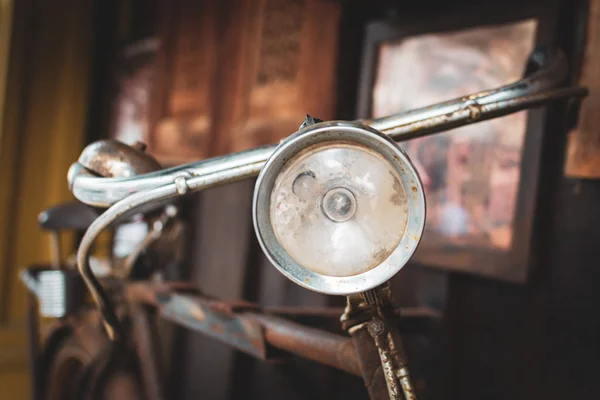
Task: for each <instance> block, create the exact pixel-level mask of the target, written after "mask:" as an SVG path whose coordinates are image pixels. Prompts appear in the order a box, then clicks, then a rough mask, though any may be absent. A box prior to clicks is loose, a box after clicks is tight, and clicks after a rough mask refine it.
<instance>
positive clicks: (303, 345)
mask: <svg viewBox="0 0 600 400" xmlns="http://www.w3.org/2000/svg"><path fill="white" fill-rule="evenodd" d="M244 317H245V318H248V319H250V320H252V321H256V322H258V323H259V324H260V325H261V326H262V327H263V329H264V335H265V340H266V342H267V343H268V344H269V345H271V346H273V347H274V348H276V349H279V350H284V351H286V352H288V353H292V354H295V355H298V356H300V357H303V358H306V359H309V360H313V361H316V362H318V363H321V364H325V365H329V366H331V367H334V368H337V369H340V370H342V371H345V372H348V373H349V374H352V375H356V376H361V375H362V374H361V370H360V365H359V363H358V359H357V356H356V351H355V349H354V344H353V343H352V340H351V339H349V338H345V337H343V336H341V335H336V334H334V333H330V332H326V331H323V330H320V329H315V328H309V327H306V326H303V325H300V324H297V323H294V322H290V321H287V320H285V319H283V318H279V317H275V316H272V315H264V314H258V313H245V314H244Z"/></svg>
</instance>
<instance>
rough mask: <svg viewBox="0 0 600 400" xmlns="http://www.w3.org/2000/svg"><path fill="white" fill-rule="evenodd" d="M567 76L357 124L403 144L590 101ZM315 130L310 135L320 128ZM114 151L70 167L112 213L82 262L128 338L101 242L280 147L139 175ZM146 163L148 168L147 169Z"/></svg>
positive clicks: (91, 199)
mask: <svg viewBox="0 0 600 400" xmlns="http://www.w3.org/2000/svg"><path fill="white" fill-rule="evenodd" d="M567 72H568V68H567V62H566V59H565V58H564V57H563V56H562V55H560V54H558V55H556V56H555V57H554V58H553V59H552V60H550V62H549V63H548V64H547V65H546V66H544V67H542V68H540V69H539V70H538V71H537V72H535V73H533V74H531V75H529V76H527V77H525V78H524V79H522V80H520V81H517V82H515V83H513V84H510V85H506V86H503V87H500V88H497V89H493V90H488V91H483V92H480V93H476V94H473V95H469V96H464V97H460V98H457V99H454V100H450V101H447V102H444V103H439V104H435V105H432V106H429V107H424V108H419V109H415V110H411V111H407V112H402V113H398V114H394V115H391V116H388V117H383V118H377V119H372V120H363V121H357V122H360V123H363V124H365V125H369V126H371V127H372V128H374V129H376V130H379V131H381V132H383V133H386V134H388V135H389V136H390V137H391V138H392V139H393V140H395V141H404V140H408V139H413V138H417V137H422V136H427V135H430V134H433V133H437V132H440V131H444V130H448V129H451V128H456V127H459V126H462V125H467V124H470V123H474V122H480V121H484V120H488V119H492V118H496V117H500V116H503V115H507V114H511V113H514V112H517V111H520V110H524V109H529V108H534V107H538V106H542V105H544V104H547V103H550V102H552V101H555V100H559V99H566V98H580V97H584V96H585V95H586V94H587V90H586V89H585V88H582V87H566V88H559V85H560V84H561V83H563V82H564V80H565V78H566V76H567ZM314 126H315V125H312V126H310V127H307V128H305V129H314ZM106 143H108V142H106ZM106 143H105V144H106ZM113 144H114V142H113ZM107 146H108V147H107ZM111 146H112V145H110V144H106V146H104V145H99V144H92V145H90V146H88V147H87V148H86V149H85V150H84V152H83V153H82V155H81V157H80V158H79V162H77V163H75V164H73V165H72V166H71V168H70V169H69V174H68V181H69V185H70V188H71V191H72V192H73V194H74V195H75V197H77V199H79V200H80V201H81V202H83V203H86V204H88V205H91V206H96V207H110V208H108V210H106V211H105V212H104V213H103V214H102V215H101V216H99V217H98V218H97V219H96V220H95V221H94V223H92V225H91V226H90V227H89V229H88V230H87V232H86V233H85V235H84V237H83V239H82V241H81V243H80V247H79V250H78V253H77V264H78V268H79V270H80V272H81V275H82V276H83V278H84V279H85V281H86V283H87V285H88V288H89V289H90V291H91V293H92V295H93V297H94V299H95V300H96V302H97V303H98V305H99V307H100V310H101V312H102V314H103V317H104V319H105V326H106V328H107V332H108V334H109V336H111V338H114V337H118V336H120V334H121V333H122V330H121V325H120V322H119V320H118V318H117V317H116V315H115V313H114V310H113V309H112V306H111V305H110V300H109V299H108V297H107V295H106V294H105V292H104V291H103V289H102V286H101V285H100V283H99V282H98V281H97V280H96V279H95V277H94V275H93V273H92V270H91V268H90V266H89V263H88V253H89V251H90V248H91V246H92V244H93V242H94V240H95V239H96V237H97V236H98V235H99V234H100V233H101V232H102V231H103V230H104V229H106V228H107V227H108V226H109V225H110V224H111V223H113V222H114V221H115V220H117V219H119V218H120V217H122V216H123V215H124V214H130V213H133V212H140V211H142V210H143V207H144V206H146V205H150V204H156V203H158V202H161V201H164V200H167V199H169V198H172V197H175V196H178V195H184V194H186V193H188V192H193V191H199V190H203V189H207V188H210V187H214V186H218V185H223V184H226V183H230V182H234V181H237V180H241V179H245V178H249V177H254V176H257V175H258V174H259V172H260V171H261V169H262V167H263V165H264V164H265V162H266V160H267V159H268V158H269V156H270V155H271V154H272V153H273V151H274V149H275V147H276V146H275V145H272V146H266V147H261V148H256V149H252V150H247V151H242V152H239V153H234V154H229V155H225V156H221V157H216V158H212V159H208V160H203V161H198V162H195V163H191V164H186V165H181V166H177V167H174V168H169V169H164V170H158V171H154V172H150V173H143V174H140V175H136V171H137V172H139V171H142V172H145V171H147V170H148V168H150V170H152V169H153V168H154V167H153V165H154V164H153V162H152V161H151V160H150V161H148V160H144V157H141V158H140V157H138V155H139V154H138V155H135V154H134V155H133V158H131V157H130V156H131V154H129V153H128V150H127V149H123V148H121V147H120V145H117V148H116V150H115V147H111ZM107 149H108V150H107ZM102 157H107V160H102ZM98 158H100V162H99V163H98ZM115 160H116V164H114V165H116V167H115V168H116V169H118V170H119V171H121V172H122V173H121V174H120V175H121V176H124V177H120V178H106V177H98V176H97V174H98V173H99V171H97V170H93V171H91V170H90V169H88V168H89V167H90V165H102V166H103V167H106V168H110V167H111V166H112V167H114V165H113V164H110V162H115ZM131 160H135V162H140V163H142V164H143V165H141V166H140V167H139V168H136V167H131V166H129V167H131V168H128V166H127V163H128V161H131ZM103 161H107V162H108V163H104V162H103ZM146 161H148V162H147V163H146V164H144V163H145V162H146ZM94 163H95V164H94ZM123 164H124V165H123ZM86 166H87V167H88V168H86ZM92 168H93V167H92ZM123 171H124V172H123ZM100 172H101V171H100ZM117 175H119V174H117ZM128 175H129V176H128Z"/></svg>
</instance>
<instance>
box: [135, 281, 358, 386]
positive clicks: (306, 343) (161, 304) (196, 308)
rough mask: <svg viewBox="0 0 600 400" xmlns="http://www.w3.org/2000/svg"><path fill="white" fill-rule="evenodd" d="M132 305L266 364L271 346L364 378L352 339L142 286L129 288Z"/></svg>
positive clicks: (154, 286) (250, 309) (164, 288)
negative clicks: (154, 311) (142, 306)
mask: <svg viewBox="0 0 600 400" xmlns="http://www.w3.org/2000/svg"><path fill="white" fill-rule="evenodd" d="M125 292H126V294H125V296H126V298H127V300H128V301H129V302H130V303H133V304H145V305H150V306H153V307H156V308H157V309H158V311H159V313H160V315H161V316H163V317H164V318H167V319H169V320H170V321H173V322H175V323H178V324H180V325H183V326H186V327H188V328H190V329H192V330H194V331H196V332H200V333H202V334H206V335H208V336H210V337H213V338H215V339H216V340H219V341H222V342H225V343H227V344H229V345H231V346H233V347H236V348H238V349H239V350H241V351H244V352H246V353H247V354H250V355H252V356H255V357H257V358H259V359H263V360H266V358H267V357H266V352H265V351H264V349H265V347H266V345H267V344H268V345H270V346H272V347H273V348H276V349H279V350H282V351H285V352H288V353H291V354H296V355H298V356H300V357H303V358H307V359H309V360H313V361H317V362H319V363H321V364H326V365H329V366H331V367H334V368H337V369H340V370H342V371H345V372H348V373H349V374H352V375H356V376H361V369H360V366H359V363H358V358H357V355H356V351H355V350H354V344H353V343H352V340H351V339H350V338H347V337H344V336H342V335H337V334H334V333H331V332H326V331H323V330H320V329H315V328H310V327H306V326H304V325H301V324H298V323H295V322H291V321H288V320H286V319H284V318H280V317H277V316H274V315H266V314H264V313H262V312H257V311H256V307H253V306H252V305H251V304H248V305H247V306H246V307H245V310H244V309H242V310H240V311H237V312H236V311H232V309H231V305H230V304H228V303H225V302H218V301H216V300H214V299H206V298H203V297H202V296H197V295H184V294H179V293H175V292H172V291H171V289H170V288H169V286H168V285H164V284H162V285H157V284H152V283H143V282H137V283H132V284H129V285H127V287H126V290H125ZM257 331H258V332H257Z"/></svg>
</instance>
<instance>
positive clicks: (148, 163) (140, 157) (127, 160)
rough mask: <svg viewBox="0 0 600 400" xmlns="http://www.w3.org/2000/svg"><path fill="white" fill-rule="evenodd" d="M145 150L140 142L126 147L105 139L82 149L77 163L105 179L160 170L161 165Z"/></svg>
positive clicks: (123, 144) (120, 143) (115, 141)
mask: <svg viewBox="0 0 600 400" xmlns="http://www.w3.org/2000/svg"><path fill="white" fill-rule="evenodd" d="M145 149H146V146H145V145H144V144H142V143H140V142H138V143H136V144H134V145H133V146H128V145H126V144H125V143H122V142H119V141H117V140H112V139H105V140H100V141H97V142H94V143H92V144H90V145H88V146H87V147H86V148H85V149H83V152H82V153H81V155H80V156H79V160H78V161H79V164H81V165H82V166H84V167H85V168H87V169H88V170H89V171H91V172H93V173H95V174H97V175H100V176H103V177H107V178H127V177H130V176H136V175H141V174H147V173H150V172H154V171H158V170H160V169H161V168H162V167H161V165H160V164H159V163H158V161H156V160H155V159H154V158H153V157H151V156H150V155H148V154H146V153H145V152H144V150H145Z"/></svg>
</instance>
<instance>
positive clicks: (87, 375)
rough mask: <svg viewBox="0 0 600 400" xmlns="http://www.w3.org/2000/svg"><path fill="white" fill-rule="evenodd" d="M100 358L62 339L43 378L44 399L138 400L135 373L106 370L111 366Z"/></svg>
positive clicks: (77, 343)
mask: <svg viewBox="0 0 600 400" xmlns="http://www.w3.org/2000/svg"><path fill="white" fill-rule="evenodd" d="M103 356H104V354H98V355H94V354H91V353H90V352H89V351H88V350H86V348H85V347H84V346H83V345H82V344H81V343H80V342H79V340H77V338H76V337H73V336H70V337H68V338H66V339H65V340H64V341H63V343H61V345H60V348H59V350H58V351H57V352H56V355H55V356H54V359H53V361H52V364H51V367H50V369H49V371H48V374H47V376H46V386H45V387H46V391H45V394H44V400H91V399H94V400H96V399H98V400H104V399H106V400H108V399H110V400H113V399H114V400H142V399H143V396H142V390H141V387H140V385H139V383H138V380H137V379H136V374H135V372H134V371H133V370H132V369H131V368H124V367H117V368H115V369H112V368H106V366H107V365H109V364H112V363H110V362H108V363H107V361H106V360H102V358H104V357H103ZM98 361H99V362H98Z"/></svg>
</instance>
